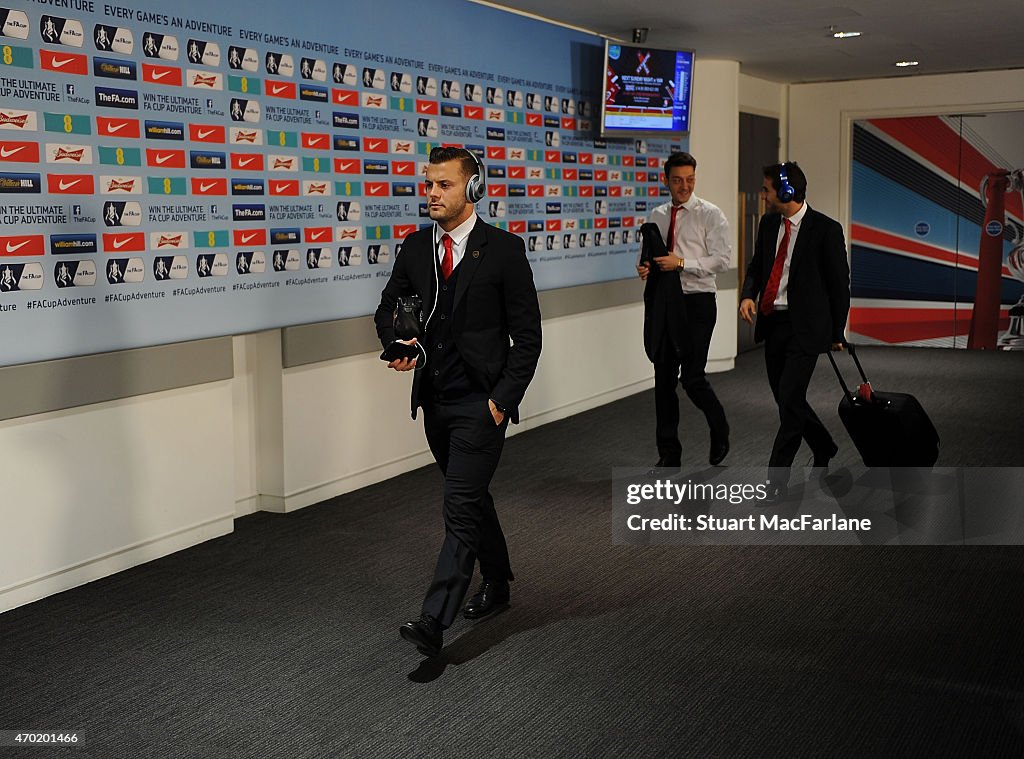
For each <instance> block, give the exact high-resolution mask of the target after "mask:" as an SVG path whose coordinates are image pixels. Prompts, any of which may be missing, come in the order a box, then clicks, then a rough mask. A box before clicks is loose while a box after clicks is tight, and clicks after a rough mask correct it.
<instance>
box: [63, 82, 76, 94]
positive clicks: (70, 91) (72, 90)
mask: <svg viewBox="0 0 1024 759" xmlns="http://www.w3.org/2000/svg"><path fill="white" fill-rule="evenodd" d="M64 91H65V92H67V93H68V94H69V95H74V94H75V85H73V84H66V85H64Z"/></svg>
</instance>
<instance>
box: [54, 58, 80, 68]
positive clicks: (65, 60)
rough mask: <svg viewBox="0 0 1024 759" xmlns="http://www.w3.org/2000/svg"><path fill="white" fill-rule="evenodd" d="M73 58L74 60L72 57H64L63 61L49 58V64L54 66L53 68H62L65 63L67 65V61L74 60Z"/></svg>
mask: <svg viewBox="0 0 1024 759" xmlns="http://www.w3.org/2000/svg"><path fill="white" fill-rule="evenodd" d="M74 60H75V59H74V58H65V59H64V60H63V61H58V60H57V59H56V58H51V59H50V64H51V65H52V66H53V67H54V68H55V69H62V68H64V67H65V66H67V65H68V64H69V63H71V62H72V61H74Z"/></svg>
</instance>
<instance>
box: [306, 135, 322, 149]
mask: <svg viewBox="0 0 1024 759" xmlns="http://www.w3.org/2000/svg"><path fill="white" fill-rule="evenodd" d="M323 143H324V138H323V137H310V138H309V147H311V148H315V147H316V146H317V145H321V144H323Z"/></svg>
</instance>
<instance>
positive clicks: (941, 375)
mask: <svg viewBox="0 0 1024 759" xmlns="http://www.w3.org/2000/svg"><path fill="white" fill-rule="evenodd" d="M863 359H864V361H865V364H866V365H867V366H868V369H869V373H870V374H871V375H872V379H873V380H874V384H875V387H876V389H888V390H904V391H911V392H914V393H915V394H917V395H918V396H919V397H920V398H921V400H922V402H923V403H924V405H925V408H927V409H928V411H929V413H930V414H931V415H932V417H933V420H934V421H935V423H936V426H937V427H938V429H939V432H940V434H941V435H942V437H943V446H942V455H941V458H940V462H939V463H940V464H945V465H965V466H983V465H1001V466H1021V465H1022V463H1024V411H1022V406H1021V404H1020V403H1019V402H1016V401H1015V399H1016V398H1019V396H1020V382H1021V380H1022V379H1024V371H1022V370H1024V363H1022V361H1024V356H1007V355H1005V354H1003V355H994V354H987V355H986V354H965V353H963V352H952V351H937V350H936V351H932V350H885V349H874V350H867V349H866V350H864V352H863ZM851 376H852V375H851ZM713 382H714V384H715V387H716V389H717V390H718V392H719V395H720V397H721V398H722V399H723V402H724V404H725V406H726V409H727V411H728V413H729V416H730V422H731V424H732V429H733V451H732V453H731V454H730V458H729V459H728V460H727V463H731V464H734V465H736V464H741V463H745V464H759V463H761V462H763V460H764V458H765V457H766V455H767V451H768V448H769V447H770V445H771V438H772V435H773V432H774V416H773V407H772V406H771V404H770V398H769V397H768V394H767V384H766V382H765V380H764V374H763V366H762V363H761V356H760V354H759V353H757V352H755V353H752V354H745V355H743V356H741V357H739V359H738V361H737V368H736V370H734V371H732V372H729V373H725V374H720V375H715V376H714V377H713ZM837 398H838V393H837V391H836V386H835V382H834V378H833V377H832V376H831V370H830V369H828V366H827V364H824V365H823V366H819V370H818V373H817V375H816V377H815V381H814V384H813V386H812V393H811V402H812V404H813V405H815V407H816V408H818V409H819V411H820V413H821V416H822V418H823V420H825V422H826V424H827V425H828V426H829V427H830V428H831V429H832V430H833V433H834V434H835V436H836V438H837V440H839V441H840V444H841V447H842V450H841V453H840V456H839V457H838V458H837V460H836V461H837V463H838V464H840V465H842V464H854V463H856V462H857V457H856V453H855V451H853V448H852V445H851V444H850V443H849V441H848V439H845V438H843V437H842V434H843V431H842V429H841V427H840V425H839V424H838V421H837V420H836V418H835V413H834V406H835V403H836V401H837ZM683 408H684V415H683V427H684V430H688V429H693V430H696V431H695V432H692V433H689V432H684V444H685V443H687V442H693V445H692V446H689V447H688V449H687V451H686V453H685V454H684V457H685V462H684V463H691V464H694V465H699V464H701V463H702V462H703V461H704V458H705V456H706V440H705V434H706V432H705V430H704V428H703V426H702V425H703V422H702V421H701V420H699V419H698V418H697V416H696V414H695V413H694V412H693V410H692V408H691V407H689V406H688V404H686V402H685V401H684V403H683ZM652 438H653V396H652V393H650V392H646V393H641V394H638V395H636V396H632V397H630V398H626V399H624V400H622V401H619V402H617V403H614V404H610V405H608V406H605V407H602V408H600V409H595V410H592V411H589V412H587V413H584V414H580V415H578V416H575V417H572V418H570V419H566V420H563V421H561V422H557V423H554V424H550V425H547V426H545V427H543V428H540V429H537V430H532V431H530V432H527V433H524V434H522V435H517V436H514V437H512V438H510V439H509V441H508V443H507V445H506V450H505V454H504V457H503V460H502V465H501V467H500V469H499V472H498V475H497V476H496V478H495V481H494V487H493V489H492V490H493V492H494V494H495V498H496V502H497V504H498V510H499V513H500V515H501V518H502V520H503V523H504V525H505V531H506V534H507V536H508V540H509V544H510V550H511V553H512V556H513V563H514V567H515V570H516V574H517V577H518V580H517V581H516V582H515V583H514V585H513V598H512V607H511V608H510V609H509V610H508V611H506V612H504V613H502V614H500V615H498V616H496V617H494V618H492V619H488V620H484V621H481V622H477V623H469V622H466V621H464V620H459V621H458V622H456V624H455V625H454V626H453V627H452V628H451V629H450V630H449V631H448V632H447V634H446V641H445V642H446V647H445V649H444V651H443V652H442V654H441V655H440V656H439V657H436V658H434V659H429V660H424V659H422V658H421V657H419V656H418V655H417V654H416V653H415V652H414V651H413V650H412V648H411V647H410V646H409V645H408V644H406V643H404V642H403V641H401V640H400V639H399V638H398V635H397V627H398V625H399V624H400V623H401V622H402V621H403V620H405V619H407V618H410V617H412V616H415V614H416V613H417V610H418V605H419V601H420V599H421V595H422V592H423V590H424V587H425V583H426V581H427V579H428V577H429V575H430V573H431V571H432V569H433V563H434V560H435V551H436V548H437V546H438V545H439V542H440V539H441V535H442V530H443V527H442V525H441V520H440V507H439V499H438V492H439V485H440V482H439V476H438V474H437V472H436V470H435V469H434V468H432V467H427V468H423V469H420V470H417V471H415V472H410V473H408V474H406V475H403V476H401V477H397V478H394V479H392V480H389V481H387V482H384V483H380V484H378V485H375V486H372V487H369V488H364V489H362V490H360V491H356V492H353V493H348V494H346V495H344V496H340V497H338V498H335V499H332V500H331V501H328V502H325V503H322V504H318V505H316V506H313V507H309V508H307V509H303V510H301V511H299V512H296V513H294V514H288V515H276V514H265V513H261V514H255V515H252V516H250V517H246V518H244V519H240V520H238V522H237V523H236V531H235V532H234V533H233V534H232V535H229V536H225V537H223V538H220V539H217V540H213V541H210V542H208V543H205V544H203V545H200V546H196V547H195V548H192V549H189V550H187V551H182V552H180V553H177V554H174V555H172V556H168V557H166V558H164V559H161V560H158V561H154V562H150V563H149V564H146V565H144V566H140V567H136V568H134V569H132V570H129V571H126V572H122V573H120V574H118V575H115V576H113V577H109V578H106V579H104V580H100V581H97V582H94V583H90V584H89V585H86V586H83V587H81V588H76V589H74V590H71V591H68V592H65V593H61V594H59V595H57V596H53V597H51V598H48V599H44V600H42V601H39V602H37V603H34V604H30V605H28V606H25V607H22V608H19V609H15V610H13V611H10V612H8V613H6V614H3V615H0V729H78V730H81V731H83V732H84V734H85V736H86V744H85V745H84V746H82V747H80V748H75V749H71V748H68V749H0V755H3V756H6V755H11V756H22V755H24V756H42V755H49V754H51V753H59V754H61V755H68V756H83V757H84V756H89V757H409V756H412V757H420V756H422V757H449V756H450V757H464V756H465V757H469V756H472V757H546V756H557V757H563V756H565V757H577V756H578V757H663V756H685V757H691V756H692V757H719V756H721V757H764V756H787V757H789V756H828V757H835V756H843V757H845V756H858V757H860V756H885V757H888V756H926V757H946V756H949V757H964V756H978V757H1003V756H1006V757H1011V756H1021V755H1024V655H1022V653H1021V652H1022V651H1024V594H1022V593H1021V588H1022V587H1024V582H1022V580H1024V549H1022V548H1021V547H999V548H993V547H989V548H986V547H970V548H968V547H919V548H908V547H903V548H881V547H857V546H847V547H712V546H700V547H674V546H673V547H649V546H615V545H612V543H611V539H610V531H611V529H610V528H611V526H610V518H609V508H610V478H611V468H612V467H613V466H641V465H646V464H649V463H651V461H652V458H655V457H656V456H655V454H654V446H653V442H652ZM86 507H87V506H84V505H83V508H86Z"/></svg>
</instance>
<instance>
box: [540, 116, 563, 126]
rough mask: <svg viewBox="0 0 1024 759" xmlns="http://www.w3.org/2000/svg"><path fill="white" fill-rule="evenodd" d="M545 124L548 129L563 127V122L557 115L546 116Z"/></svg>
mask: <svg viewBox="0 0 1024 759" xmlns="http://www.w3.org/2000/svg"><path fill="white" fill-rule="evenodd" d="M544 126H546V127H547V128H548V129H561V128H562V122H561V121H560V120H559V118H558V117H557V116H545V117H544Z"/></svg>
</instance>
